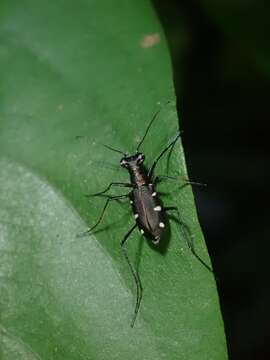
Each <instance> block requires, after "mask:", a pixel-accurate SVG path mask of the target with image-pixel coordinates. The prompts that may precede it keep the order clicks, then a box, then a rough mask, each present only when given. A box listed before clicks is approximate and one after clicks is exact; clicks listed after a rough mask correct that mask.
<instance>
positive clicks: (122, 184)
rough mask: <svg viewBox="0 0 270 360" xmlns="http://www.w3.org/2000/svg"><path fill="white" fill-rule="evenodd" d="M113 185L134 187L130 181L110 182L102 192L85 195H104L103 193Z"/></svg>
mask: <svg viewBox="0 0 270 360" xmlns="http://www.w3.org/2000/svg"><path fill="white" fill-rule="evenodd" d="M112 186H122V187H133V185H132V184H130V183H122V182H112V183H110V184H109V185H108V186H107V187H106V189H105V190H103V191H100V192H98V193H95V194H85V196H87V197H90V196H98V195H102V194H104V193H105V192H107V191H108V190H110V188H111V187H112Z"/></svg>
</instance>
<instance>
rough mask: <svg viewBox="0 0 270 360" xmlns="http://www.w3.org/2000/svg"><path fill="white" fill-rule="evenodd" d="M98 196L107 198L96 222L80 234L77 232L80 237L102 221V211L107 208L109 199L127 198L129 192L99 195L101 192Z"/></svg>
mask: <svg viewBox="0 0 270 360" xmlns="http://www.w3.org/2000/svg"><path fill="white" fill-rule="evenodd" d="M100 196H103V197H106V198H107V200H106V202H105V205H104V207H103V209H102V211H101V214H100V216H99V218H98V220H97V222H96V223H95V224H94V225H93V226H92V227H91V228H90V229H88V230H86V231H84V232H83V233H81V234H78V235H77V236H78V237H81V236H85V235H87V234H90V233H91V232H92V231H93V230H94V229H95V228H96V227H97V226H98V225H99V224H100V223H101V221H102V219H103V216H104V213H105V211H106V209H107V207H108V205H109V203H110V201H112V200H118V199H123V198H128V197H129V194H124V195H116V196H111V195H101V194H100Z"/></svg>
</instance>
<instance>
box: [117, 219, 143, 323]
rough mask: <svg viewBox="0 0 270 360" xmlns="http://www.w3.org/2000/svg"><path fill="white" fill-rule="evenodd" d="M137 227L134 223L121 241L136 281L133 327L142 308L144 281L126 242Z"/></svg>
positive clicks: (124, 254)
mask: <svg viewBox="0 0 270 360" xmlns="http://www.w3.org/2000/svg"><path fill="white" fill-rule="evenodd" d="M136 227H137V224H135V225H133V226H132V228H131V229H130V230H129V231H128V232H127V233H126V235H125V236H124V238H123V239H122V240H121V242H120V246H121V250H122V253H123V256H124V258H125V259H126V262H127V263H128V266H129V269H130V271H131V273H132V276H133V278H134V281H135V283H136V294H137V295H136V306H135V310H134V315H133V318H132V321H131V325H130V326H131V327H133V326H134V323H135V320H136V317H137V314H138V311H139V308H140V304H141V300H142V291H143V288H142V283H141V279H140V277H139V274H138V272H137V271H136V269H135V268H134V267H133V265H132V263H131V261H130V259H129V257H128V254H127V249H126V247H125V242H126V241H127V239H128V238H129V236H130V235H131V233H132V232H133V230H134V229H135V228H136Z"/></svg>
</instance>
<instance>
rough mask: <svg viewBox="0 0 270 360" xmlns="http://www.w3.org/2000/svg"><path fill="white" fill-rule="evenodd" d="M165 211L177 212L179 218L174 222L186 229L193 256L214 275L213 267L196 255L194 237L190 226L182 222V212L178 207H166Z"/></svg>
mask: <svg viewBox="0 0 270 360" xmlns="http://www.w3.org/2000/svg"><path fill="white" fill-rule="evenodd" d="M164 210H165V211H170V210H171V211H176V212H177V216H178V218H177V219H175V218H174V220H176V222H177V223H178V224H179V225H180V226H181V227H183V228H184V230H185V231H184V232H185V240H186V242H187V245H188V247H189V249H190V251H191V253H192V254H193V256H195V258H196V259H197V260H198V261H199V262H200V263H201V264H202V265H203V266H204V267H205V268H206V269H207V270H209V271H210V272H212V273H213V269H211V267H210V266H209V265H207V264H206V263H205V262H204V260H203V259H201V258H200V256H199V255H198V254H197V253H196V251H195V248H194V244H193V241H192V235H191V232H190V229H189V228H188V226H187V225H186V224H185V223H184V222H183V221H182V220H181V216H180V212H179V209H178V207H177V206H169V207H165V208H164Z"/></svg>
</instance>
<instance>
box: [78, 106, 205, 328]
mask: <svg viewBox="0 0 270 360" xmlns="http://www.w3.org/2000/svg"><path fill="white" fill-rule="evenodd" d="M160 111H161V108H160V109H159V110H158V111H157V112H156V113H155V114H154V116H153V117H152V119H151V121H150V123H149V124H148V126H147V128H146V131H145V133H144V135H143V137H142V139H141V141H140V142H139V144H138V146H137V148H136V150H135V152H134V153H133V154H129V153H127V152H123V151H121V150H118V149H115V148H113V147H111V146H108V145H104V146H105V147H106V148H108V149H109V150H111V151H114V152H116V153H120V154H121V155H122V157H121V160H120V165H121V166H122V167H123V168H125V169H126V170H127V171H128V173H129V177H130V182H125V183H124V182H111V183H110V184H109V185H108V186H107V187H106V188H105V189H104V190H103V191H100V192H98V193H95V194H89V195H86V196H87V197H90V198H92V197H103V198H105V199H106V201H105V204H104V207H103V209H102V211H101V214H100V216H99V218H98V219H97V221H96V223H95V224H94V225H93V226H92V227H91V228H89V229H88V230H87V231H86V232H84V233H83V234H82V235H85V234H90V233H93V231H94V230H96V228H97V227H98V225H99V224H100V223H101V221H102V219H103V217H104V214H105V211H106V209H107V207H108V205H109V203H110V202H112V201H120V200H122V199H127V200H129V202H130V205H131V210H132V212H133V216H134V220H135V224H134V225H133V226H132V227H131V228H130V229H129V231H128V232H127V233H126V234H125V236H124V237H123V238H122V239H121V241H120V248H121V251H122V254H123V256H124V258H125V260H126V262H127V265H128V266H129V269H130V272H131V274H132V276H133V279H134V282H135V284H136V305H135V309H134V314H133V317H132V321H131V327H133V326H134V324H135V320H136V317H137V314H138V311H139V308H140V304H141V300H142V293H143V287H142V283H141V279H140V276H139V273H138V268H139V260H138V261H136V265H133V264H132V262H131V261H130V258H129V256H128V252H127V248H126V241H127V240H128V238H129V237H130V235H131V234H132V233H133V231H134V230H135V228H138V229H139V231H140V233H141V234H142V235H143V236H144V237H145V238H146V239H147V241H148V242H149V244H150V246H151V247H152V248H153V249H155V250H156V251H158V252H160V253H161V254H163V255H164V254H165V253H166V251H167V248H168V244H169V240H170V235H171V230H170V223H169V216H173V217H171V218H172V219H173V218H175V219H178V224H179V226H180V227H181V228H182V230H183V231H184V232H185V235H186V236H185V239H186V241H187V244H188V246H189V248H190V250H191V252H192V254H193V255H194V256H195V257H196V258H197V259H198V260H199V261H200V262H201V264H203V265H204V266H205V267H206V268H207V269H208V270H210V271H212V269H211V268H210V267H209V266H208V265H207V264H206V263H205V262H204V261H203V260H202V259H201V258H200V257H199V256H198V255H197V253H196V252H195V249H194V246H193V242H192V236H191V235H192V234H191V232H190V231H189V230H187V229H188V227H187V226H186V225H185V224H184V223H183V222H182V221H181V220H180V213H179V210H178V208H177V207H176V206H169V207H168V206H167V207H165V206H163V203H162V201H161V200H160V198H159V194H158V192H157V191H156V189H155V188H156V185H157V184H158V183H159V182H161V181H163V180H166V179H167V180H168V179H173V178H172V177H170V176H155V168H156V166H157V164H158V162H159V161H160V159H161V158H162V157H164V155H165V154H166V153H167V154H169V156H171V151H172V150H173V148H174V146H175V144H176V142H177V140H178V139H180V132H178V133H177V134H176V136H175V138H174V139H173V140H172V141H171V142H170V143H169V144H168V145H167V146H166V147H164V149H162V151H160V153H159V154H158V156H157V157H156V159H155V160H154V162H153V163H152V165H151V166H150V167H149V168H146V167H145V165H144V164H143V163H144V159H145V155H144V154H143V153H142V152H140V147H141V145H142V144H143V142H144V140H145V138H146V136H147V134H148V132H149V130H150V128H151V126H152V124H153V122H154V121H155V119H156V118H157V115H158V114H159V112H160ZM168 166H169V165H168V163H167V167H168ZM186 184H192V183H191V182H189V181H186ZM112 187H122V188H128V189H129V192H128V193H125V194H121V195H110V194H108V191H109V190H110V189H111V188H112ZM170 214H172V215H170ZM141 251H142V246H140V247H139V252H138V253H137V254H139V255H140V252H141Z"/></svg>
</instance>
